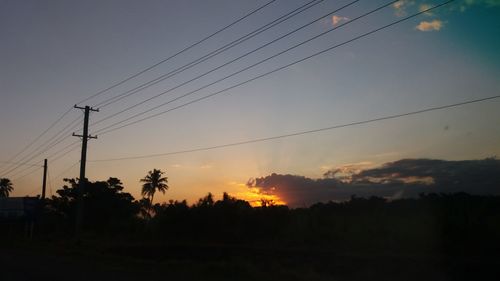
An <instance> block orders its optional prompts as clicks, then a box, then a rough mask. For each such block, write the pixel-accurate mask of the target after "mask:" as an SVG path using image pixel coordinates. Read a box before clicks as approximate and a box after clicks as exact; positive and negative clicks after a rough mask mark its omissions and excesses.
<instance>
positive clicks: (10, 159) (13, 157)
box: [3, 109, 71, 171]
mask: <svg viewBox="0 0 500 281" xmlns="http://www.w3.org/2000/svg"><path fill="white" fill-rule="evenodd" d="M70 112H71V109H70V110H68V111H66V112H64V113H63V114H62V115H61V116H59V118H57V119H56V121H54V122H53V123H52V124H50V125H49V127H48V128H47V129H45V130H44V131H43V132H42V133H41V134H40V135H38V136H37V137H36V138H35V139H33V140H32V141H31V142H30V143H29V144H28V145H26V146H25V147H24V148H23V149H21V150H20V151H19V152H17V153H16V154H15V155H14V156H12V157H11V158H9V160H7V161H6V162H12V161H14V159H16V158H17V157H18V156H19V155H22V154H23V153H24V152H25V151H26V150H28V149H29V148H30V147H31V146H33V145H34V144H35V143H36V142H37V141H38V140H39V139H40V138H42V137H43V136H44V135H45V134H46V133H47V132H48V131H50V130H51V129H52V128H53V127H54V126H55V125H57V124H58V123H59V122H60V121H61V120H62V119H63V118H64V117H66V115H68V114H69V113H70ZM20 161H23V159H21V160H20ZM7 169H9V168H7ZM3 171H5V169H4V170H3Z"/></svg>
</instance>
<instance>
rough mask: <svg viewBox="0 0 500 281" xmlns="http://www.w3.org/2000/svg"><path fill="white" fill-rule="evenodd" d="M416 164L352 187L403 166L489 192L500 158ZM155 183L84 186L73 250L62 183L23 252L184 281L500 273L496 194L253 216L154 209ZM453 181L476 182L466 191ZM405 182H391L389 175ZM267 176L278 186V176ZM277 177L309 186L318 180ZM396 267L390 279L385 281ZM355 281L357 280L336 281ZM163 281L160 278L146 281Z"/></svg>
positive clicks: (275, 210) (364, 200)
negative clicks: (143, 266) (137, 187)
mask: <svg viewBox="0 0 500 281" xmlns="http://www.w3.org/2000/svg"><path fill="white" fill-rule="evenodd" d="M488 161H489V162H488ZM423 162H424V161H402V162H394V164H391V165H386V166H384V167H382V168H379V170H372V171H369V172H365V174H359V175H358V178H361V177H363V178H361V180H360V181H358V184H359V182H361V183H362V184H363V185H368V184H369V182H367V181H366V180H364V178H369V179H370V180H373V179H375V178H377V177H378V176H379V175H384V174H388V175H395V172H394V171H395V170H394V167H395V166H403V167H405V168H404V169H406V170H408V171H410V170H413V171H417V172H418V173H422V175H423V176H428V175H429V174H436V173H439V174H440V176H442V177H445V176H444V174H450V175H452V176H453V177H456V178H460V179H462V180H461V181H460V182H458V181H455V180H453V181H445V180H440V181H439V185H440V186H442V185H454V186H457V185H460V186H465V185H466V184H467V185H468V186H469V188H470V190H491V188H493V187H494V186H497V188H498V184H499V182H498V181H497V180H496V179H497V175H490V176H489V178H486V177H487V176H488V175H487V174H488V173H489V172H488V171H494V170H495V169H496V168H495V169H493V168H491V167H497V163H498V160H492V159H490V160H487V162H477V163H472V162H471V163H465V164H467V165H469V164H471V165H476V164H479V166H480V167H482V168H481V170H480V173H479V172H476V171H471V170H468V171H464V170H462V173H449V172H444V171H443V170H442V169H444V168H445V166H446V167H449V166H450V165H451V164H453V163H445V162H435V161H431V162H430V164H431V165H433V166H434V167H435V168H433V169H427V170H426V169H423V168H421V165H422V163H423ZM455 164H456V163H455ZM462 164H464V163H460V167H462ZM415 167H417V168H415ZM447 171H449V169H448V170H447ZM163 174H164V173H163V172H162V171H160V170H156V169H153V170H152V171H150V172H149V173H148V175H147V176H146V177H144V178H143V179H142V180H141V182H142V183H144V185H143V187H146V188H143V193H142V195H143V196H144V198H140V199H135V198H134V197H133V196H132V195H131V194H129V193H127V192H124V186H123V184H122V182H121V181H120V180H119V179H118V178H113V177H110V178H109V179H108V180H106V181H95V182H88V185H87V188H86V190H85V194H84V204H85V209H84V210H85V214H84V218H85V221H84V224H83V234H84V235H83V236H82V237H83V238H82V239H83V241H84V244H83V245H84V246H83V247H82V246H81V244H78V245H75V244H74V243H73V242H72V241H73V240H72V239H73V231H74V222H75V209H76V202H77V201H76V198H77V190H78V179H65V185H64V186H63V187H62V188H61V189H59V190H57V195H56V196H52V197H51V198H48V199H46V200H45V202H44V205H43V206H42V207H41V208H42V212H41V214H40V215H39V216H38V219H37V221H36V226H35V236H34V238H33V239H34V241H35V242H30V243H35V244H36V245H45V246H36V247H34V249H35V250H33V248H30V251H32V252H36V251H38V250H37V249H39V248H42V249H44V250H49V251H56V253H57V254H56V255H58V256H62V257H65V258H68V259H69V258H71V257H74V256H75V255H74V253H85V255H88V256H90V257H92V258H95V259H97V260H98V261H100V257H101V256H102V255H106V256H108V255H109V256H110V257H112V258H111V259H116V258H118V257H120V258H130V259H132V260H141V261H142V262H145V263H149V262H151V263H152V264H155V265H156V264H160V263H161V264H162V266H163V267H164V268H168V270H169V272H172V271H173V272H175V270H180V269H179V267H178V265H180V264H184V265H186V269H185V270H184V271H182V273H178V274H177V275H175V274H174V275H173V276H175V277H176V278H184V279H189V278H188V277H186V276H191V275H190V274H195V275H196V274H200V275H199V276H197V278H194V279H197V280H229V279H231V280H234V278H237V279H240V280H256V279H260V280H273V279H274V280H283V279H288V280H304V279H307V280H331V279H341V280H342V279H343V280H350V279H354V280H366V279H371V280H377V279H383V280H419V279H420V280H421V279H427V280H467V279H475V278H476V279H488V278H489V277H490V276H495V274H497V273H498V270H499V268H500V267H498V266H494V265H492V264H496V263H498V262H499V259H498V252H499V251H500V240H499V239H498V237H500V223H499V221H500V196H495V195H471V194H467V193H464V192H450V193H421V194H419V195H418V196H416V197H411V198H383V197H376V196H371V197H367V196H365V197H363V196H359V195H358V196H356V195H352V196H351V197H350V198H349V199H347V200H345V201H338V202H336V201H329V202H322V203H315V204H313V205H311V206H309V207H300V208H290V207H288V206H285V205H277V204H276V203H274V202H273V201H272V200H267V199H262V200H261V202H260V206H251V204H250V203H249V202H247V201H245V200H241V199H238V198H236V197H233V196H231V195H230V194H229V193H226V192H224V193H223V194H222V197H220V198H216V197H215V196H214V195H213V194H212V193H207V195H205V196H203V197H202V198H200V199H199V200H197V201H196V202H195V203H194V204H192V205H189V204H188V202H187V201H186V200H182V201H177V200H170V201H168V202H165V203H161V204H160V203H156V204H152V201H153V196H154V193H155V192H156V191H158V190H159V191H160V192H164V191H166V190H167V189H168V185H167V183H168V180H167V178H166V177H163ZM462 174H467V175H471V176H472V175H475V176H478V175H481V177H482V178H481V179H477V180H476V181H474V180H472V179H468V180H467V181H465V179H463V176H462ZM414 175H415V174H414V172H412V173H409V174H404V173H399V174H398V177H399V178H401V177H403V176H408V177H414ZM272 177H273V178H275V179H279V180H282V178H281V177H278V175H273V176H272ZM284 178H285V179H287V180H289V182H290V181H294V182H299V183H304V184H307V183H313V184H315V185H318V186H322V183H323V182H324V181H323V182H321V181H320V182H318V181H310V180H309V179H307V178H296V177H292V176H286V177H284ZM328 180H329V181H328V182H341V181H339V180H338V179H335V178H333V179H328ZM262 182H265V183H266V184H269V185H271V184H274V183H275V182H271V181H263V180H262V179H256V180H254V181H253V183H252V184H249V186H254V185H255V184H259V183H260V184H261V185H263V184H262ZM401 182H402V181H401V180H399V179H394V180H393V181H390V182H389V183H383V184H381V183H377V182H375V183H372V184H373V186H374V187H375V188H378V187H383V185H384V184H385V185H394V184H397V185H399V184H401ZM416 187H417V186H412V188H416ZM485 187H487V188H486V189H485ZM438 190H439V189H438ZM443 190H448V189H446V188H444V189H443ZM2 227H4V226H3V225H2V224H0V228H2ZM16 232H17V233H16ZM20 233H22V228H19V229H18V228H11V230H9V231H3V229H0V237H1V238H2V239H3V241H16V239H17V240H19V239H20V238H18V237H22V235H20ZM22 241H23V240H22V239H21V242H19V243H17V244H16V243H13V244H12V245H15V246H12V249H11V250H10V252H9V251H8V247H9V245H8V244H9V243H4V244H2V245H0V248H1V249H4V248H7V250H4V252H5V253H14V254H13V256H14V257H16V255H19V252H16V251H17V250H16V249H17V248H15V247H20V246H19V245H21V246H22V247H28V246H26V245H33V244H30V243H25V242H22ZM67 248H69V249H70V250H67ZM65 251H69V252H65ZM0 252H2V251H0ZM61 253H62V254H61ZM0 256H1V254H0ZM471 257H474V259H471ZM207 264H210V265H211V266H219V267H218V268H219V269H218V270H220V273H217V274H215V273H214V272H213V271H211V270H210V269H207V268H205V267H204V266H205V265H207ZM149 266H152V265H151V264H149ZM153 267H154V268H157V267H156V266H153ZM380 267H382V268H384V269H383V276H382V275H380V276H378V275H377V274H382V273H381V272H380V271H379V268H380ZM394 267H396V268H397V269H396V272H393V271H392V270H394ZM111 268H113V266H111ZM160 268H161V267H160ZM229 268H232V271H231V273H230V274H229V273H228V271H227V270H229ZM398 270H399V271H398ZM123 271H132V272H133V271H134V269H133V268H123ZM177 272H180V271H177ZM200 272H201V273H200ZM259 272H261V273H262V275H259ZM398 272H399V273H398ZM402 272H406V274H404V273H402ZM425 272H431V273H432V274H433V276H434V277H435V278H434V279H432V278H428V276H426V275H425V274H424V273H425ZM358 273H359V274H361V275H360V276H358V278H350V277H349V278H346V276H352V274H358ZM162 274H163V273H160V272H158V275H157V276H156V277H158V276H162ZM392 274H395V275H394V276H392ZM248 276H250V277H248ZM443 276H444V277H443ZM497 276H498V275H497ZM334 277H335V278H334ZM441 277H443V278H441ZM150 279H154V278H150Z"/></svg>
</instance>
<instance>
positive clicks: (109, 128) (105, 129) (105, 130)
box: [96, 0, 455, 135]
mask: <svg viewBox="0 0 500 281" xmlns="http://www.w3.org/2000/svg"><path fill="white" fill-rule="evenodd" d="M453 1H455V0H449V1H446V2H443V3H441V4H439V5H436V6H433V7H430V8H428V9H425V10H422V11H420V12H418V13H415V14H413V15H410V16H407V17H405V18H402V19H399V20H397V21H394V22H392V23H390V24H387V25H384V26H382V27H379V28H376V29H374V30H371V31H369V32H366V33H363V34H361V35H359V36H356V37H354V38H352V39H349V40H347V41H344V42H342V43H340V44H336V45H334V46H331V47H329V48H327V49H324V50H322V51H319V52H316V53H314V54H312V55H309V56H307V57H305V58H302V59H299V60H296V61H294V62H292V63H289V64H286V65H284V66H281V67H278V68H276V69H274V70H271V71H268V72H266V73H264V74H260V75H258V76H256V77H254V78H251V79H249V80H246V81H244V82H240V83H238V84H236V85H233V86H230V87H228V88H225V89H223V90H220V91H216V92H214V93H211V94H209V95H206V96H203V97H200V98H197V99H194V100H192V101H189V102H186V103H184V104H181V105H179V106H176V107H173V108H170V109H168V110H165V111H162V112H159V113H155V114H153V115H150V116H147V117H144V118H141V119H138V120H135V121H132V122H130V123H127V124H124V125H122V126H119V127H115V126H116V125H119V124H121V123H124V122H126V121H129V120H131V119H133V118H136V117H138V116H141V115H144V114H146V113H148V112H150V111H152V110H155V109H157V108H159V107H162V106H165V105H167V104H169V103H172V102H174V101H176V100H179V99H181V98H184V97H186V96H189V95H191V94H193V93H195V92H197V91H200V90H201V89H204V88H206V87H209V86H211V85H213V84H215V83H218V82H220V81H222V80H225V79H227V78H229V77H232V76H234V75H236V74H239V73H241V72H243V71H245V70H248V69H250V68H252V67H254V66H256V65H258V64H260V63H263V62H265V61H268V60H270V59H272V58H274V57H277V56H279V55H281V54H283V53H285V52H288V51H290V50H291V49H293V48H297V47H298V46H300V45H303V44H305V43H307V42H309V41H312V40H314V39H316V38H318V37H320V36H323V35H325V34H326V33H328V32H332V31H334V30H336V29H338V28H341V27H343V26H345V25H347V24H349V23H352V22H354V21H355V20H358V19H360V18H362V17H366V16H367V15H369V14H372V13H374V12H376V11H379V10H381V9H383V8H385V7H388V6H390V5H392V4H394V3H395V2H398V1H391V2H389V3H387V4H384V5H382V6H380V7H378V8H376V9H374V10H371V11H369V12H367V13H365V14H363V15H361V16H358V17H356V18H354V19H352V20H350V21H348V22H345V23H343V24H340V25H338V26H336V27H334V28H332V29H329V30H327V31H325V32H322V33H320V34H318V35H316V36H314V37H312V38H310V39H308V40H306V41H303V42H301V43H299V44H297V45H294V46H292V47H290V48H288V49H286V50H284V51H281V52H279V53H277V54H275V55H273V56H270V57H268V58H265V59H263V60H261V61H259V62H257V63H255V64H252V65H250V66H248V67H246V68H243V69H241V70H239V71H237V72H234V73H232V74H230V75H228V76H225V77H223V78H221V79H219V80H217V81H214V82H212V83H210V84H207V85H205V86H203V87H200V88H198V89H196V90H193V91H191V92H188V93H186V94H183V95H181V96H179V97H177V98H175V99H172V100H169V101H167V102H165V103H162V104H160V105H158V106H155V107H153V108H151V109H149V110H147V111H143V112H140V113H137V114H135V115H132V116H131V117H128V118H126V119H124V120H121V121H118V122H116V123H113V124H111V125H108V126H106V127H103V128H101V129H99V130H97V131H96V133H99V134H100V135H103V134H107V133H109V132H112V131H115V130H118V129H121V128H124V127H127V126H131V125H133V124H137V123H139V122H143V121H145V120H148V119H151V118H154V117H157V116H159V115H162V114H165V113H168V112H170V111H173V110H177V109H179V108H182V107H185V106H188V105H190V104H193V103H196V102H199V101H202V100H205V99H208V98H211V97H213V96H216V95H219V94H221V93H224V92H227V91H229V90H231V89H234V88H237V87H239V86H242V85H244V84H247V83H249V82H252V81H255V80H257V79H260V78H262V77H265V76H268V75H270V74H272V73H275V72H278V71H280V70H283V69H285V68H288V67H290V66H293V65H295V64H298V63H301V62H303V61H306V60H308V59H311V58H313V57H316V56H318V55H320V54H323V53H326V52H328V51H331V50H333V49H336V48H339V47H341V46H343V45H346V44H349V43H351V42H353V41H356V40H359V39H361V38H364V37H366V36H368V35H371V34H373V33H376V32H379V31H381V30H383V29H386V28H389V27H391V26H393V25H396V24H398V23H401V22H403V21H406V20H409V19H411V18H414V17H416V16H418V15H421V14H423V13H425V12H429V11H431V10H433V9H436V8H439V7H441V6H443V5H446V4H449V3H451V2H453ZM113 127H114V128H113Z"/></svg>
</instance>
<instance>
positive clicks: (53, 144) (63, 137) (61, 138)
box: [4, 135, 78, 174]
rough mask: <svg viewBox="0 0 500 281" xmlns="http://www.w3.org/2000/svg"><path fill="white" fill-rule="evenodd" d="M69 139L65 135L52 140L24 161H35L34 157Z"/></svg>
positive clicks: (8, 172)
mask: <svg viewBox="0 0 500 281" xmlns="http://www.w3.org/2000/svg"><path fill="white" fill-rule="evenodd" d="M69 137H70V135H67V136H61V137H60V138H59V139H57V140H54V141H53V142H52V143H50V144H48V145H46V146H45V147H44V148H43V149H41V150H40V151H38V152H37V153H35V154H34V155H31V156H30V157H29V158H28V159H26V161H32V160H33V159H35V158H36V157H38V156H40V155H42V154H44V153H45V152H47V151H49V150H50V149H52V148H53V147H55V146H56V145H58V144H60V143H62V142H63V141H65V140H66V139H68V138H69ZM75 143H78V142H74V143H73V144H75ZM20 167H21V166H17V167H14V168H12V169H10V170H8V171H6V172H4V174H10V173H12V172H13V171H15V170H17V169H18V168H20Z"/></svg>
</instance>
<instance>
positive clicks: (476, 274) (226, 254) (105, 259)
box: [0, 243, 500, 281]
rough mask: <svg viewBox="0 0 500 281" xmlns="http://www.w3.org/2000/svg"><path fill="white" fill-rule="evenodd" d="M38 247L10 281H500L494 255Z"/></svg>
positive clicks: (18, 258)
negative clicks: (499, 280)
mask: <svg viewBox="0 0 500 281" xmlns="http://www.w3.org/2000/svg"><path fill="white" fill-rule="evenodd" d="M35 244H36V245H35ZM35 244H30V245H26V244H24V245H23V246H14V245H10V246H9V247H2V251H1V254H0V263H1V264H2V278H1V279H2V280H5V281H11V280H12V281H14V280H498V279H497V278H498V276H500V275H499V274H500V260H499V259H498V258H497V257H496V258H495V257H493V256H490V257H486V256H481V257H478V256H447V255H438V254H436V255H424V254H420V255H417V254H413V255H411V254H408V255H404V254H401V253H399V254H390V253H352V254H336V253H333V252H330V251H319V250H318V251H312V250H297V249H269V248H268V249H258V248H248V247H246V248H239V247H227V246H203V247H201V246H200V247H194V246H190V247H183V246H175V247H173V246H172V247H166V246H164V247H154V246H151V247H140V246H137V247H130V248H125V247H120V248H118V249H117V248H113V247H102V248H101V249H99V250H92V251H89V250H87V249H86V247H85V245H80V246H75V245H72V246H68V247H66V246H64V247H63V246H62V245H58V246H55V245H49V244H38V243H35ZM93 247H94V246H93ZM93 247H92V248H93ZM123 252H127V254H124V253H123Z"/></svg>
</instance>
